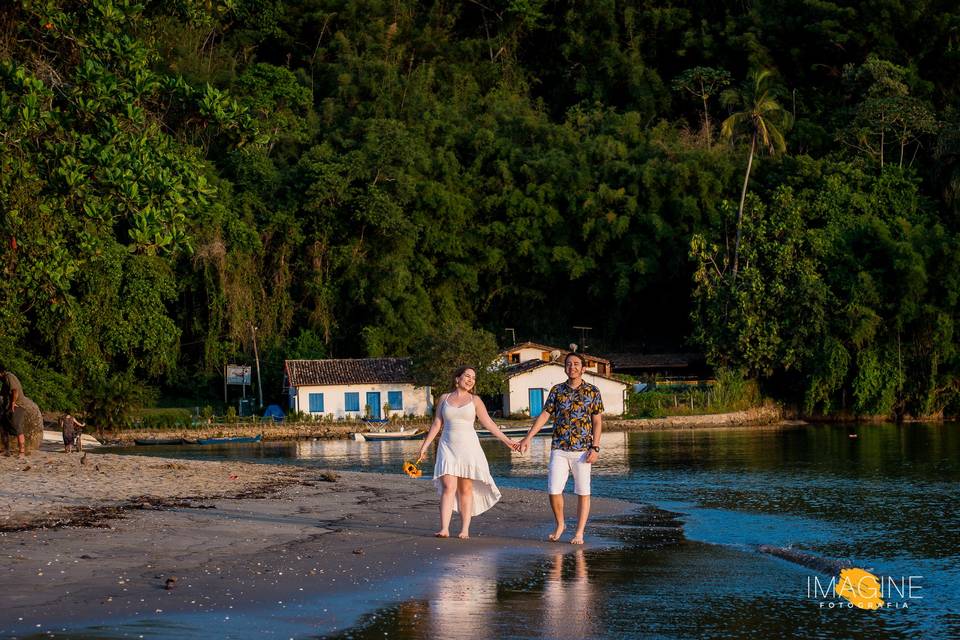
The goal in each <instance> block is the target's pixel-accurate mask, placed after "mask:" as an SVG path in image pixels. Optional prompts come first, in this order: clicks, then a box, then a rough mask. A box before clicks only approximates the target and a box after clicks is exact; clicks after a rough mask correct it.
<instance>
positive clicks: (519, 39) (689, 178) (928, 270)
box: [0, 0, 960, 415]
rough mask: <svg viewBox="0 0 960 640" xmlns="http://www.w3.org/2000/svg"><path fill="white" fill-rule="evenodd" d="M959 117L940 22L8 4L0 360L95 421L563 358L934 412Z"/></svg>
mask: <svg viewBox="0 0 960 640" xmlns="http://www.w3.org/2000/svg"><path fill="white" fill-rule="evenodd" d="M958 97H960V9H958V8H957V6H956V3H954V2H944V1H936V0H917V1H914V2H906V1H904V0H875V1H873V2H869V3H861V2H848V1H826V0H817V1H816V2H813V1H810V2H806V1H802V2H784V1H782V0H770V1H767V2H754V3H740V2H726V3H723V2H697V1H690V2H671V3H661V2H648V1H644V0H632V1H624V0H604V1H596V2H572V1H554V2H547V1H546V0H482V1H481V0H464V1H463V2H443V1H434V2H414V1H412V0H390V1H389V2H387V1H386V0H299V1H280V0H212V1H211V0H203V1H201V0H170V1H165V2H159V1H156V0H144V1H143V2H141V3H136V2H133V1H130V0H19V1H14V2H10V3H3V5H2V6H0V240H2V247H3V250H2V251H3V253H2V258H0V263H2V269H3V278H2V279H0V323H2V325H3V327H4V329H3V332H2V337H0V357H2V358H3V359H4V360H5V361H6V362H7V363H8V365H9V367H10V368H11V369H13V370H14V371H16V372H17V373H18V374H19V375H20V377H21V379H22V380H23V382H24V385H25V386H26V387H27V391H28V393H29V394H30V395H32V396H33V397H35V398H36V399H37V400H38V401H39V402H40V403H41V405H44V406H48V407H51V408H66V407H68V406H71V405H72V406H74V407H76V406H77V405H78V404H79V403H90V405H91V410H93V409H96V408H97V407H99V409H97V411H100V412H105V411H107V410H108V408H109V407H110V406H111V402H112V401H111V398H113V399H116V398H118V397H124V398H131V399H132V398H135V397H137V396H139V397H150V389H144V388H143V387H145V386H148V387H153V388H154V389H159V390H161V392H162V393H163V394H164V395H165V396H168V397H183V398H189V399H194V400H196V404H200V405H204V404H207V403H208V402H209V401H211V400H212V399H215V398H216V397H217V396H218V394H219V393H221V392H222V386H221V385H222V378H221V377H220V371H222V367H223V365H224V363H225V362H227V361H235V360H245V361H248V362H249V361H250V354H251V353H252V340H253V335H254V332H256V337H257V341H258V344H259V347H260V352H261V358H262V365H263V367H262V368H263V372H264V387H265V397H266V399H270V398H275V397H277V396H278V395H279V394H280V387H281V384H280V376H281V366H280V365H281V363H282V360H283V359H284V358H285V357H317V356H362V355H407V354H411V353H414V352H417V351H423V350H424V349H425V348H426V347H428V346H430V345H438V344H439V345H440V347H438V353H439V352H440V351H443V352H445V353H448V352H451V351H450V349H446V350H445V351H444V347H443V342H444V340H443V336H449V335H464V336H468V337H469V339H470V341H471V345H473V346H476V345H480V346H481V347H482V345H489V344H491V343H492V341H493V340H494V339H496V340H499V341H500V342H504V341H505V339H506V336H505V335H504V332H503V328H504V327H507V326H509V327H514V328H515V329H516V331H517V336H518V337H519V338H521V339H538V340H544V341H546V340H550V341H558V342H560V343H562V344H565V343H567V342H569V341H571V339H572V338H575V334H574V335H571V334H572V333H573V331H572V329H571V328H570V327H571V325H575V324H579V325H582V324H586V325H589V326H593V327H594V331H593V335H592V338H593V340H592V342H593V349H594V350H599V351H603V349H604V348H607V349H610V350H618V349H624V348H647V349H663V348H679V347H681V346H683V347H685V348H690V347H694V348H701V349H704V350H705V351H706V352H707V353H708V355H709V357H710V359H711V361H712V362H713V363H714V364H716V365H722V366H725V367H730V368H732V369H736V370H739V371H742V372H743V373H744V374H745V375H748V376H750V377H753V378H757V379H759V380H760V382H761V384H762V386H763V388H764V390H765V391H766V392H767V393H773V394H775V395H776V396H778V397H780V398H781V399H783V400H786V401H788V402H796V403H797V404H798V405H800V406H802V407H805V408H806V410H808V411H826V412H832V411H848V412H854V413H859V414H894V413H895V414H898V415H904V414H912V415H935V414H938V413H942V412H944V411H947V412H950V411H956V408H957V404H958V390H960V382H958V381H960V359H958V352H957V349H956V345H957V341H958V338H957V336H956V335H955V334H954V325H955V322H956V319H957V313H958V295H960V240H958V213H960V211H958V209H960V113H958V111H957V107H956V105H957V104H958ZM254 327H256V329H254ZM483 332H487V334H489V335H486V337H484V336H485V334H484V333H483ZM473 346H471V347H470V349H473ZM468 351H469V349H468ZM454 352H455V350H454ZM428 373H429V375H431V376H438V375H439V373H438V372H428Z"/></svg>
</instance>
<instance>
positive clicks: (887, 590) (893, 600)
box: [807, 568, 923, 609]
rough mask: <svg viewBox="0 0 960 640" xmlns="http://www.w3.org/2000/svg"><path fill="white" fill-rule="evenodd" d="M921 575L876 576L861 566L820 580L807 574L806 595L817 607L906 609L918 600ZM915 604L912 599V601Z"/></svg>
mask: <svg viewBox="0 0 960 640" xmlns="http://www.w3.org/2000/svg"><path fill="white" fill-rule="evenodd" d="M922 579H923V576H897V577H894V576H880V577H877V576H875V575H873V574H872V573H870V572H869V571H864V570H863V569H855V568H851V569H844V570H843V571H841V572H840V575H839V576H834V577H833V578H830V580H829V581H827V582H826V583H824V582H823V581H822V580H821V578H820V576H807V597H808V598H810V599H812V600H814V601H816V602H817V603H818V604H819V605H820V608H821V609H843V608H847V609H852V608H854V607H856V608H858V609H908V608H909V607H910V603H911V602H912V601H916V600H922V599H923V596H922V595H920V590H921V589H923V587H922V586H920V581H921V580H922ZM914 604H915V602H914Z"/></svg>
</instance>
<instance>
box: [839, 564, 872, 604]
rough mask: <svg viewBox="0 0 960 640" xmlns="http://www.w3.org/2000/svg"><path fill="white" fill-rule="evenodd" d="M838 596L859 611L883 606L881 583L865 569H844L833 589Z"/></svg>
mask: <svg viewBox="0 0 960 640" xmlns="http://www.w3.org/2000/svg"><path fill="white" fill-rule="evenodd" d="M833 589H834V591H836V593H837V595H838V596H840V597H842V598H845V599H847V600H849V601H850V603H851V604H853V605H854V606H855V607H857V608H859V609H879V608H880V607H882V606H883V598H881V597H880V596H881V591H880V581H879V580H877V576H875V575H873V574H872V573H870V572H868V571H864V570H863V569H844V570H843V571H841V572H840V579H839V580H837V582H836V584H835V585H834V587H833Z"/></svg>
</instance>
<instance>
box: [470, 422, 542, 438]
mask: <svg viewBox="0 0 960 640" xmlns="http://www.w3.org/2000/svg"><path fill="white" fill-rule="evenodd" d="M497 426H499V425H497ZM500 431H503V435H505V436H507V437H508V438H522V437H524V436H525V435H527V431H530V427H500ZM552 435H553V425H552V424H548V425H545V426H544V427H543V429H540V431H538V432H537V435H536V436H534V437H536V438H539V437H540V436H552ZM477 437H479V438H480V439H481V440H486V439H489V438H493V437H494V435H493V434H492V433H490V432H489V431H487V430H486V429H483V430H479V431H477Z"/></svg>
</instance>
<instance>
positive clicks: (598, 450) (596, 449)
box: [590, 447, 600, 453]
mask: <svg viewBox="0 0 960 640" xmlns="http://www.w3.org/2000/svg"><path fill="white" fill-rule="evenodd" d="M590 448H591V449H593V450H594V451H596V452H597V453H600V447H590Z"/></svg>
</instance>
